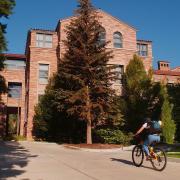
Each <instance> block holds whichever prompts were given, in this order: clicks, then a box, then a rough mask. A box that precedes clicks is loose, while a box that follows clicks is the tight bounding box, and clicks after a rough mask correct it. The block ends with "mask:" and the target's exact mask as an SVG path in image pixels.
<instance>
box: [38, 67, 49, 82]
mask: <svg viewBox="0 0 180 180" xmlns="http://www.w3.org/2000/svg"><path fill="white" fill-rule="evenodd" d="M48 74H49V65H48V64H39V83H40V84H47V83H48Z"/></svg>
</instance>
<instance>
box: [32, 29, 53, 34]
mask: <svg viewBox="0 0 180 180" xmlns="http://www.w3.org/2000/svg"><path fill="white" fill-rule="evenodd" d="M30 31H42V32H51V33H54V32H56V31H54V30H49V29H38V28H32V29H30Z"/></svg>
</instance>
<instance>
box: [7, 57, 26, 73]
mask: <svg viewBox="0 0 180 180" xmlns="http://www.w3.org/2000/svg"><path fill="white" fill-rule="evenodd" d="M8 62H9V63H8ZM11 62H14V63H12V64H11ZM18 62H23V63H22V65H20V64H21V63H19V64H18ZM4 66H5V68H6V69H7V70H25V68H26V61H25V60H21V59H6V60H5V61H4Z"/></svg>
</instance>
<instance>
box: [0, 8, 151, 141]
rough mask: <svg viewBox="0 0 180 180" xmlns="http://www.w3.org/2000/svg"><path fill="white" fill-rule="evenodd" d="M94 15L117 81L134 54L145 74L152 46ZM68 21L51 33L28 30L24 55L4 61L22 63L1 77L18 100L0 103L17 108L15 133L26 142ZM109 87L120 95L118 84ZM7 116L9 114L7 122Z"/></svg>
mask: <svg viewBox="0 0 180 180" xmlns="http://www.w3.org/2000/svg"><path fill="white" fill-rule="evenodd" d="M97 13H98V15H99V17H100V18H99V21H100V23H101V25H102V27H103V29H104V33H103V38H102V40H105V41H109V42H110V43H109V44H108V45H107V47H106V48H107V49H109V50H112V52H113V58H112V59H110V62H109V64H116V65H118V72H119V77H121V75H122V74H123V72H124V70H125V69H126V66H127V65H128V63H129V61H130V59H132V57H133V55H134V54H138V55H139V56H140V57H141V58H142V60H143V63H144V66H145V69H146V71H148V70H149V69H150V68H151V67H152V42H151V41H147V40H137V37H136V35H137V30H136V29H135V28H134V27H132V26H130V25H128V24H127V23H124V22H123V21H121V20H119V19H117V18H115V17H113V16H111V15H110V14H108V13H106V12H104V11H102V10H98V11H97ZM72 18H75V17H70V18H67V19H62V20H60V21H59V22H58V24H57V27H56V29H55V30H54V31H51V30H42V29H31V30H29V32H28V35H27V42H26V50H25V55H7V60H6V61H7V63H9V64H18V63H20V62H21V63H22V61H23V63H25V64H23V63H22V64H23V65H22V67H23V68H22V69H20V68H17V69H16V70H11V69H9V70H8V66H7V67H6V68H5V70H4V71H3V72H1V73H2V75H3V76H4V77H5V78H6V81H7V85H8V87H9V89H11V87H12V88H13V87H16V88H17V89H18V88H19V89H21V90H20V92H21V93H20V95H17V96H18V98H15V97H14V95H12V96H11V95H9V93H8V95H3V100H4V103H5V104H6V105H7V109H8V108H11V107H14V108H17V107H18V109H19V110H18V111H17V112H18V113H19V114H18V118H19V120H18V123H19V128H17V130H18V129H19V130H18V131H19V132H18V133H19V134H21V135H25V136H26V137H27V138H28V139H31V138H32V129H33V116H34V107H35V106H36V105H37V103H38V99H39V98H40V97H41V95H43V94H44V91H45V88H46V85H47V83H48V79H49V77H51V76H52V75H53V73H55V72H56V71H57V65H58V61H59V60H60V59H61V57H62V56H63V54H64V52H65V46H64V44H63V40H65V39H66V32H65V29H66V26H67V25H68V24H69V23H70V21H71V20H72ZM8 59H9V60H10V61H9V62H8ZM17 61H18V62H17ZM21 63H20V64H21ZM12 83H14V86H13V85H12ZM17 86H18V87H17ZM19 86H21V87H19ZM113 86H114V88H116V89H117V90H118V91H119V93H121V86H122V84H121V81H120V80H119V81H117V82H115V83H114V85H113ZM10 92H11V90H10ZM10 96H11V97H10ZM17 99H18V100H17ZM17 112H16V113H17ZM8 113H9V111H8V112H7V119H8ZM6 124H7V123H6Z"/></svg>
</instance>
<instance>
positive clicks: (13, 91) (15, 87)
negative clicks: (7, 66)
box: [8, 82, 22, 99]
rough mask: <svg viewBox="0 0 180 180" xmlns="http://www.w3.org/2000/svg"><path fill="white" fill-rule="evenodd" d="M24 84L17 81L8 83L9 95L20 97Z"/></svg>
mask: <svg viewBox="0 0 180 180" xmlns="http://www.w3.org/2000/svg"><path fill="white" fill-rule="evenodd" d="M21 90H22V84H21V83H16V82H9V83H8V97H11V98H17V99H18V98H20V97H21Z"/></svg>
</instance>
